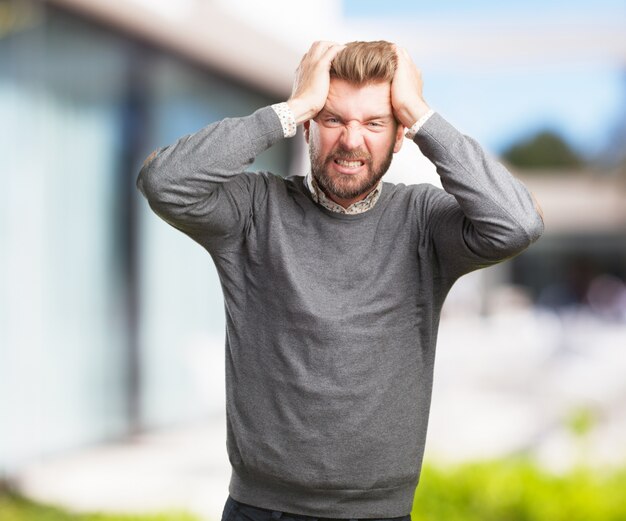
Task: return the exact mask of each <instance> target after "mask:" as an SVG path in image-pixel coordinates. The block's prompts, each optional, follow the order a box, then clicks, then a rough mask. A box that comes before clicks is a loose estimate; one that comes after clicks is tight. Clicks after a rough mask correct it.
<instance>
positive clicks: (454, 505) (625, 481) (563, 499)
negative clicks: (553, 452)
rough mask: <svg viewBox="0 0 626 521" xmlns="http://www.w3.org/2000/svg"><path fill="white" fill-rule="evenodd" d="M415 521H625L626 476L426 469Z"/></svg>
mask: <svg viewBox="0 0 626 521" xmlns="http://www.w3.org/2000/svg"><path fill="white" fill-rule="evenodd" d="M412 517H413V521H441V520H445V521H626V470H621V471H611V472H609V471H606V472H602V471H599V470H595V471H594V470H590V469H582V468H581V469H577V470H575V471H572V472H570V473H567V474H565V475H553V474H550V473H548V472H546V471H542V470H540V469H539V467H537V466H536V465H534V464H533V463H531V462H529V461H527V460H521V459H520V460H508V461H504V460H500V461H491V462H479V463H472V464H464V465H458V466H453V467H447V468H445V467H441V466H433V465H432V464H427V465H425V466H424V470H423V472H422V477H421V479H420V485H419V487H418V489H417V492H416V494H415V503H414V506H413V514H412Z"/></svg>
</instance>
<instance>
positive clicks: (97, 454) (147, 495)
mask: <svg viewBox="0 0 626 521" xmlns="http://www.w3.org/2000/svg"><path fill="white" fill-rule="evenodd" d="M229 478H230V465H229V463H228V457H227V455H226V419H225V417H215V418H210V419H208V420H207V421H206V422H204V423H202V424H199V425H195V426H187V427H182V428H181V427H178V428H176V429H171V430H163V431H160V432H155V433H150V434H146V435H142V436H139V437H137V439H135V440H133V441H129V442H124V443H114V444H107V445H102V446H99V447H95V448H90V449H83V450H79V451H76V452H72V453H70V454H65V455H60V456H55V457H54V458H48V459H46V460H45V461H42V462H40V463H38V464H36V465H31V466H29V467H27V468H25V469H24V470H23V471H22V472H21V473H20V475H19V477H18V486H19V487H20V490H21V491H22V492H23V493H24V494H26V495H27V496H29V497H32V498H35V499H38V500H41V501H46V502H50V503H54V504H59V505H62V506H63V507H66V508H70V509H73V510H79V511H106V512H125V513H126V512H128V513H135V512H138V513H147V512H152V511H163V510H181V509H183V510H187V511H189V512H191V513H193V514H196V515H198V516H199V517H200V518H201V519H206V520H212V521H219V519H220V517H221V514H222V508H223V506H224V502H225V501H226V497H227V495H228V481H229Z"/></svg>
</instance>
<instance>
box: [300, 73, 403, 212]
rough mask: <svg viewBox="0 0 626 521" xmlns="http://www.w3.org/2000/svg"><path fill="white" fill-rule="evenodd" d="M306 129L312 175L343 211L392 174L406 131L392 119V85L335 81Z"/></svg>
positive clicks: (306, 125)
mask: <svg viewBox="0 0 626 521" xmlns="http://www.w3.org/2000/svg"><path fill="white" fill-rule="evenodd" d="M304 129H305V137H306V140H307V142H308V143H309V153H310V156H311V173H312V174H313V177H314V178H315V180H316V181H317V182H318V184H319V185H320V187H321V188H322V189H323V190H324V192H325V193H326V194H327V195H329V196H330V197H331V199H333V200H334V201H335V202H337V203H339V204H341V205H342V206H344V207H347V206H349V205H350V204H352V203H354V202H356V201H359V200H361V199H363V198H365V197H366V196H367V194H368V193H369V192H370V191H371V190H372V189H373V188H374V187H375V186H376V184H377V183H378V181H379V180H380V178H381V177H382V176H383V175H384V174H385V172H387V169H388V168H389V165H390V164H391V159H392V157H393V154H394V153H395V152H397V151H398V150H400V147H401V146H402V139H403V130H404V129H403V127H402V126H400V125H398V124H397V123H396V120H395V118H394V116H393V111H392V107H391V89H390V84H389V83H387V82H382V83H370V84H367V85H353V84H351V83H348V82H346V81H344V80H338V79H336V78H332V79H331V80H330V89H329V91H328V97H327V98H326V105H324V108H323V109H322V111H321V112H320V113H319V114H318V115H317V116H316V117H315V119H314V120H312V121H310V122H307V123H305V125H304Z"/></svg>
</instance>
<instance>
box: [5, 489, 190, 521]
mask: <svg viewBox="0 0 626 521" xmlns="http://www.w3.org/2000/svg"><path fill="white" fill-rule="evenodd" d="M0 521H198V518H197V517H194V516H192V515H190V514H186V513H184V512H162V513H158V514H145V515H144V514H141V515H139V514H136V515H135V514H114V513H106V514H104V513H89V514H83V513H80V514H79V513H72V512H68V511H66V510H63V509H61V508H58V507H55V506H51V505H45V504H41V503H37V502H35V501H31V500H29V499H26V498H24V497H21V496H19V495H17V494H14V493H11V492H4V493H3V492H1V491H0Z"/></svg>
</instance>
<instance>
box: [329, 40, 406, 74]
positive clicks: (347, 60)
mask: <svg viewBox="0 0 626 521" xmlns="http://www.w3.org/2000/svg"><path fill="white" fill-rule="evenodd" d="M396 64H397V57H396V52H395V50H394V48H393V44H392V43H390V42H386V41H384V40H378V41H375V42H350V43H348V44H346V47H345V48H344V49H342V50H341V51H340V52H339V53H338V54H337V56H335V58H334V59H333V61H332V63H331V66H330V76H331V78H337V79H340V80H345V81H347V82H350V83H354V84H356V85H363V84H365V83H377V82H391V80H393V75H394V73H395V72H396Z"/></svg>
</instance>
